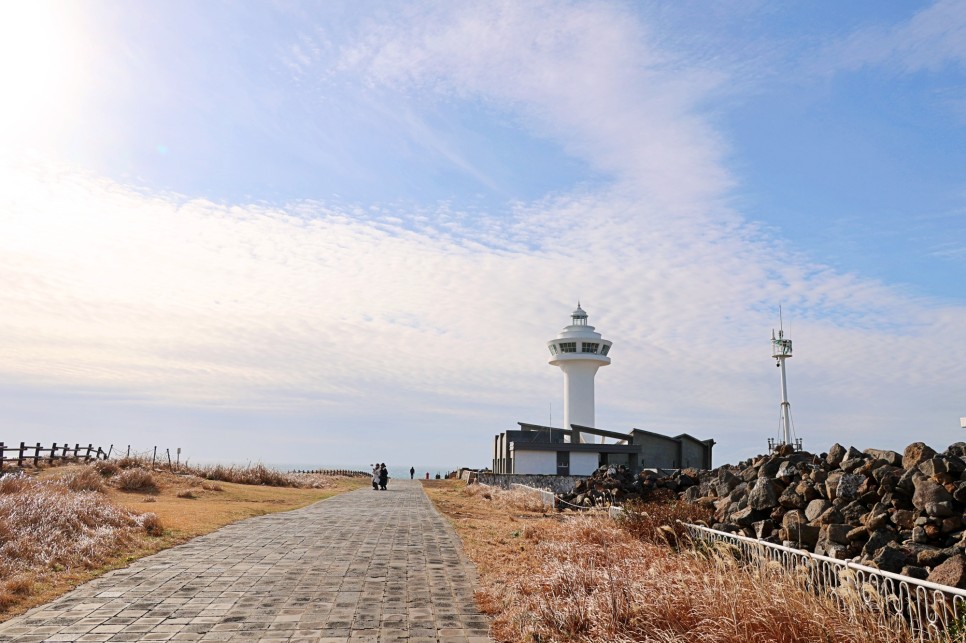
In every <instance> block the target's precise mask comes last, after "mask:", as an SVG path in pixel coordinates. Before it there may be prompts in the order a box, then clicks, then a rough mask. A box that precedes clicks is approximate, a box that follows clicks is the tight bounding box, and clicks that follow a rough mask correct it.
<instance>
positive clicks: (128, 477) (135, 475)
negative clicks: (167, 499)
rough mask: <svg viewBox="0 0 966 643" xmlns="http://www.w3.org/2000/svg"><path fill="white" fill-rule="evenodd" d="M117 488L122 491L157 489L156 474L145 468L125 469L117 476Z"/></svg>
mask: <svg viewBox="0 0 966 643" xmlns="http://www.w3.org/2000/svg"><path fill="white" fill-rule="evenodd" d="M115 481H116V484H117V488H118V489H121V490H122V491H151V492H154V491H157V490H158V484H157V482H155V481H154V476H152V475H151V473H150V472H149V471H145V470H144V469H125V470H124V471H122V472H121V473H119V474H118V476H117V477H116V478H115Z"/></svg>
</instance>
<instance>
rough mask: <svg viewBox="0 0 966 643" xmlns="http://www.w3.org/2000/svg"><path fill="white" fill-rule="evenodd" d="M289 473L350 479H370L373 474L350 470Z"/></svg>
mask: <svg viewBox="0 0 966 643" xmlns="http://www.w3.org/2000/svg"><path fill="white" fill-rule="evenodd" d="M289 473H318V474H321V475H323V476H346V477H349V478H369V477H371V476H372V473H366V472H365V471H349V470H348V469H313V470H311V471H303V470H301V469H299V470H296V471H289Z"/></svg>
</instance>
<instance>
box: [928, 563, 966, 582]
mask: <svg viewBox="0 0 966 643" xmlns="http://www.w3.org/2000/svg"><path fill="white" fill-rule="evenodd" d="M926 580H928V581H929V582H930V583H937V584H939V585H947V586H949V587H957V588H959V589H966V558H963V556H962V555H959V556H953V557H952V558H948V559H946V560H945V561H943V562H942V563H941V564H940V565H939V566H938V567H936V568H935V569H934V570H932V571H931V572H930V573H929V576H928V577H926Z"/></svg>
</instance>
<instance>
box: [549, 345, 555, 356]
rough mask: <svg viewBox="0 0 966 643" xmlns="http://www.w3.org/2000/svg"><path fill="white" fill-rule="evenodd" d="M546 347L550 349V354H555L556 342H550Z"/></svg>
mask: <svg viewBox="0 0 966 643" xmlns="http://www.w3.org/2000/svg"><path fill="white" fill-rule="evenodd" d="M548 348H549V349H550V354H551V355H556V354H557V345H556V344H550V346H548Z"/></svg>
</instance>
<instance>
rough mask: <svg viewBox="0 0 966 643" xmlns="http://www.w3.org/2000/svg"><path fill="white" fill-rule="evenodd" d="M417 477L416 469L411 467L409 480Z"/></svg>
mask: <svg viewBox="0 0 966 643" xmlns="http://www.w3.org/2000/svg"><path fill="white" fill-rule="evenodd" d="M415 477H416V467H409V479H410V480H412V479H413V478H415Z"/></svg>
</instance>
